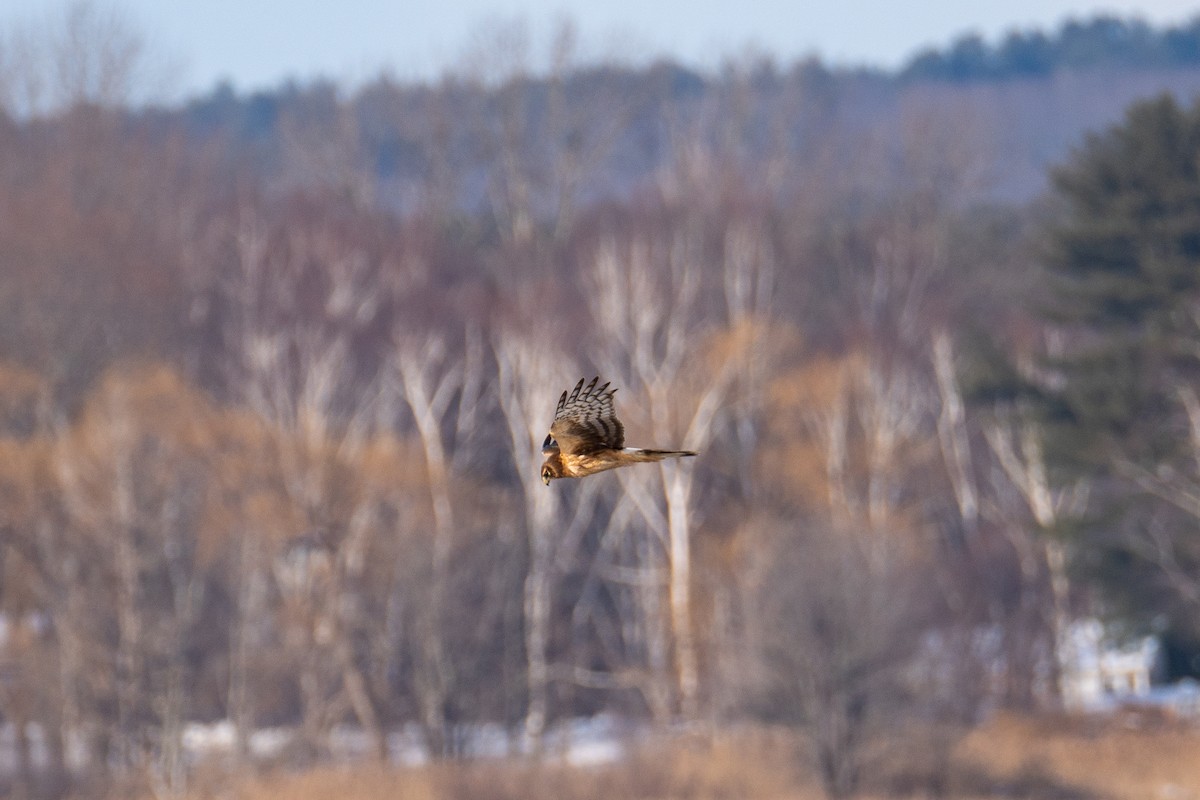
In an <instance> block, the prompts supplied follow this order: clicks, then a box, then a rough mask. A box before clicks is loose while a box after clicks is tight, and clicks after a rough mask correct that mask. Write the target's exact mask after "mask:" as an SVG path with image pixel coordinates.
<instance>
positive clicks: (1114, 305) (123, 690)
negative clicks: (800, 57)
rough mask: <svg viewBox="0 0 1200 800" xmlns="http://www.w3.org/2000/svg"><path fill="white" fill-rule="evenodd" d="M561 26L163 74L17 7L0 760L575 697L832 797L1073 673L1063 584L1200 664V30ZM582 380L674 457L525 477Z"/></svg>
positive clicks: (1, 227)
mask: <svg viewBox="0 0 1200 800" xmlns="http://www.w3.org/2000/svg"><path fill="white" fill-rule="evenodd" d="M576 44H577V43H576V41H575V38H574V35H573V32H572V30H571V28H570V27H569V26H564V27H563V28H562V29H561V31H560V34H559V35H558V36H556V37H555V38H554V39H553V40H552V41H549V42H544V43H538V42H531V41H529V39H528V37H527V36H526V35H525V34H524V28H523V27H522V26H521V25H520V24H517V23H514V24H512V25H511V26H507V27H506V26H503V25H501V26H498V27H494V28H492V29H489V31H488V33H487V35H486V36H484V37H481V39H480V40H479V42H478V43H477V51H476V56H477V57H475V58H472V59H468V60H465V61H464V63H463V65H462V68H461V69H459V70H456V71H454V72H452V73H449V74H447V75H446V76H445V77H444V78H443V79H442V80H439V81H437V82H432V83H426V84H405V83H401V82H398V81H396V80H395V79H392V78H389V77H387V76H386V75H383V76H381V77H379V78H378V79H377V80H374V81H371V82H368V83H365V84H364V85H361V86H358V87H355V88H353V89H351V88H348V87H341V86H337V85H333V84H325V83H319V82H318V83H313V84H305V85H296V84H289V85H284V86H280V87H278V88H275V89H273V90H269V91H261V92H256V93H252V94H239V93H238V92H236V91H234V90H233V89H231V88H230V87H228V86H218V87H216V88H214V89H213V90H212V92H211V93H209V94H207V95H204V96H199V97H194V98H191V99H188V100H186V101H180V102H177V103H173V104H170V105H145V104H142V103H135V102H133V98H135V97H137V96H138V92H139V91H140V90H141V85H142V82H144V81H146V80H148V78H147V76H146V68H147V65H148V64H149V63H150V62H151V61H152V59H150V58H149V54H150V53H152V52H153V42H147V41H146V40H145V39H144V38H143V37H142V35H141V34H140V32H139V31H138V30H137V28H136V26H135V25H133V24H132V23H131V22H130V21H129V20H125V19H122V18H121V17H119V16H115V15H113V14H111V13H109V12H107V11H104V10H103V9H101V8H99V7H97V6H91V5H86V4H83V5H75V6H72V7H71V8H70V10H69V11H68V12H67V13H66V14H65V15H64V16H63V17H62V19H61V20H60V22H59V24H58V25H56V26H53V27H47V28H44V29H41V28H39V29H36V30H34V29H23V28H22V29H13V30H8V31H0V307H2V310H0V723H2V726H3V732H4V734H3V737H0V738H2V739H3V742H4V747H3V749H4V752H3V753H0V756H2V758H0V763H3V764H6V765H7V766H6V767H5V770H4V774H3V775H0V781H3V783H2V787H3V788H0V793H5V792H7V793H9V794H11V795H13V796H18V797H63V796H80V797H83V796H102V795H103V794H104V793H105V792H112V793H113V796H125V797H128V796H132V795H134V794H135V793H137V792H149V793H152V794H154V795H156V796H172V797H179V796H183V795H185V794H186V793H187V792H188V791H189V790H190V787H191V786H192V785H193V782H194V780H195V775H196V769H197V768H198V767H197V763H196V753H195V747H193V746H192V745H189V742H193V740H192V739H191V738H189V736H191V732H194V731H197V730H212V729H214V728H213V726H214V724H216V723H220V725H222V726H224V727H221V728H219V729H220V730H223V731H226V732H227V734H228V735H227V738H226V739H224V740H222V741H223V745H222V746H223V748H224V749H223V750H221V760H220V763H221V764H222V765H223V766H222V769H226V770H230V771H236V770H240V769H250V768H251V767H252V766H253V765H255V764H261V763H262V762H264V761H268V760H270V761H272V763H278V764H285V765H289V766H291V767H294V768H302V767H307V766H311V765H315V764H321V763H329V762H331V761H336V760H338V759H340V758H346V757H348V756H346V754H345V752H344V748H343V747H342V745H344V743H345V741H346V740H347V737H348V736H350V733H352V734H353V737H357V738H354V741H356V742H358V746H357V748H356V749H355V750H354V752H355V755H354V756H353V757H354V758H356V759H360V760H364V761H369V760H371V759H375V760H378V761H382V762H388V761H392V762H395V761H397V760H398V759H400V757H401V755H400V754H398V753H397V747H398V745H397V744H396V742H397V741H399V740H398V738H397V737H398V736H399V735H400V733H404V735H405V736H407V737H409V738H408V739H405V740H404V741H410V740H411V741H412V742H415V743H416V744H415V746H416V747H417V749H418V750H419V752H420V754H421V757H422V758H428V759H431V760H434V761H440V760H443V759H448V760H449V759H465V758H468V757H470V756H472V755H476V754H478V752H479V751H480V748H481V747H482V745H481V742H482V741H483V740H484V739H487V737H486V736H485V735H484V734H485V733H486V732H491V736H492V738H491V739H487V741H493V742H494V740H496V739H497V738H498V740H499V741H501V742H502V743H503V744H502V745H501V748H502V749H504V750H507V751H510V752H513V753H524V754H537V753H539V752H547V751H548V750H551V749H552V737H551V734H552V733H553V732H554V731H555V730H557V726H558V725H560V723H563V722H564V721H566V720H573V719H580V718H587V717H592V716H594V715H597V714H601V713H602V712H603V713H604V714H605V715H606V718H608V719H615V720H619V721H621V724H625V725H630V726H636V730H639V731H644V730H675V731H678V730H685V731H691V732H695V731H710V732H712V731H716V732H721V731H729V730H735V729H741V728H743V727H744V726H746V725H750V724H752V725H761V726H764V727H763V729H764V730H774V729H776V728H780V729H791V730H796V731H800V732H801V733H802V734H803V735H804V737H805V740H806V741H807V742H808V743H809V745H808V749H807V750H806V751H805V752H807V753H809V754H810V757H811V760H810V761H807V762H805V763H806V764H808V765H809V766H807V767H805V769H807V770H808V771H809V773H810V774H812V775H815V776H817V779H818V780H819V783H820V785H821V786H822V787H823V790H824V791H825V792H826V793H827V794H828V795H829V796H834V797H845V796H850V795H853V794H854V793H856V792H858V791H860V790H862V789H863V787H864V785H868V784H869V781H870V776H871V775H872V774H874V773H873V771H872V770H873V769H874V768H873V766H872V765H873V764H874V763H876V762H875V761H873V759H877V758H880V757H881V756H880V753H882V752H884V751H885V750H886V749H887V748H886V747H885V745H888V744H892V745H895V746H900V745H904V744H911V743H912V741H913V739H914V737H916V736H917V734H916V733H914V732H915V731H918V730H920V731H927V732H928V733H927V734H922V738H920V741H921V742H922V743H923V744H922V747H923V752H925V753H926V754H929V753H942V752H945V751H946V749H947V748H948V747H949V746H950V743H952V742H953V741H954V740H955V739H956V737H958V736H960V735H962V734H963V733H964V732H966V731H968V730H969V729H970V728H971V727H972V726H973V725H975V724H976V723H978V722H979V721H980V720H982V719H983V718H984V717H985V716H986V715H988V714H991V713H994V712H996V711H997V710H1001V709H1009V710H1023V711H1030V710H1047V709H1055V708H1058V707H1059V705H1060V702H1061V698H1060V696H1059V688H1058V687H1059V683H1058V673H1059V670H1060V668H1061V667H1062V663H1061V660H1060V657H1059V653H1058V644H1059V643H1060V642H1061V641H1062V635H1063V632H1064V630H1065V628H1066V625H1067V624H1068V623H1069V622H1070V621H1071V620H1073V619H1076V618H1079V617H1083V616H1093V615H1099V616H1102V617H1104V618H1105V619H1107V620H1108V621H1109V623H1110V627H1111V628H1112V629H1113V630H1117V631H1124V632H1125V633H1127V634H1128V635H1130V636H1134V635H1141V634H1144V633H1148V632H1152V633H1155V634H1157V635H1159V636H1160V637H1161V639H1162V641H1163V642H1164V652H1165V653H1166V655H1167V658H1166V674H1165V676H1164V677H1166V678H1179V677H1183V676H1186V675H1195V674H1197V672H1200V623H1198V622H1197V621H1198V620H1200V614H1198V613H1197V612H1200V537H1198V536H1197V524H1198V518H1200V399H1198V398H1200V395H1198V394H1197V392H1200V371H1198V368H1200V347H1198V345H1200V327H1198V326H1200V110H1198V109H1197V108H1195V107H1193V106H1192V102H1193V100H1192V98H1193V97H1194V96H1195V94H1196V93H1197V91H1200V22H1197V23H1194V24H1192V25H1190V26H1184V27H1180V28H1173V29H1165V30H1159V29H1152V28H1149V27H1147V26H1146V25H1144V24H1141V23H1138V22H1136V21H1125V20H1118V19H1111V18H1098V19H1094V20H1089V21H1079V22H1073V23H1069V24H1067V25H1065V26H1063V27H1062V28H1061V29H1059V30H1056V31H1049V32H1042V33H1038V32H1025V33H1014V34H1013V35H1012V36H1010V37H1009V38H1007V39H1005V40H1003V41H1001V42H998V43H987V42H983V41H981V40H980V39H978V38H973V37H966V38H964V39H962V40H960V41H958V42H956V43H953V44H951V45H950V46H948V47H947V48H945V49H944V50H937V51H930V52H927V53H923V54H918V55H917V56H915V57H914V58H913V59H912V60H911V62H910V63H909V64H908V65H907V66H906V67H904V68H903V69H901V70H899V71H897V72H894V73H889V72H881V71H873V70H869V69H843V68H833V67H830V66H827V65H825V64H823V63H821V62H820V61H819V60H816V59H810V60H805V61H800V62H796V63H789V64H780V63H776V62H775V61H773V60H772V59H771V58H769V57H766V56H761V55H748V56H745V57H741V58H733V59H731V60H729V61H728V62H727V64H726V65H725V66H724V67H723V68H722V69H720V70H718V71H716V72H714V73H711V74H708V73H700V72H695V71H692V70H689V69H687V68H685V67H683V66H681V65H678V64H674V63H668V62H654V63H647V64H641V65H632V66H631V65H623V64H621V63H617V62H614V63H579V62H577V61H576V59H575V53H576V52H577V47H576ZM535 57H536V59H535ZM535 60H536V61H537V62H538V63H543V64H548V65H550V66H549V67H548V68H541V69H538V70H534V69H532V67H531V64H533V63H534V62H535ZM1089 132H1091V133H1090V134H1089ZM597 373H599V374H601V375H602V376H603V378H604V379H605V380H612V381H613V382H614V385H616V386H619V387H620V388H621V392H620V393H619V394H618V408H619V412H620V413H621V416H622V418H623V420H624V422H625V424H626V428H627V431H628V440H629V441H630V442H632V443H634V444H642V445H648V446H671V447H676V446H678V447H687V448H691V449H696V450H699V451H701V456H700V457H699V458H696V459H689V460H687V461H686V462H677V463H665V464H662V465H654V466H644V467H636V468H633V469H628V470H622V471H620V472H617V473H608V474H605V475H603V476H600V477H596V478H592V479H589V480H586V481H582V482H568V481H563V482H558V483H555V484H553V485H551V486H550V487H549V488H547V487H545V486H543V485H542V484H541V481H540V479H539V476H538V465H539V462H540V456H539V454H538V448H539V445H540V443H541V440H542V438H543V436H544V435H545V432H546V430H547V427H548V425H549V423H550V421H551V416H552V413H553V408H554V403H555V400H556V399H557V396H558V394H559V393H560V392H561V391H562V390H563V389H564V388H568V387H569V386H571V385H573V384H574V383H575V381H577V380H578V379H579V378H580V377H583V376H587V377H590V376H592V375H593V374H597ZM202 726H208V727H202ZM264 732H276V733H278V732H282V739H281V743H280V744H278V746H274V747H267V746H266V745H265V744H264V738H263V737H264ZM348 732H350V733H348ZM901 734H903V735H901ZM353 737H352V738H353ZM339 743H340V744H339ZM193 744H194V743H193ZM339 748H341V749H339ZM939 748H940V749H939ZM406 752H407V751H406ZM864 781H865V782H867V783H866V784H864ZM929 791H933V789H930V790H929ZM562 796H565V795H562ZM1056 796H1057V795H1056ZM1072 796H1074V795H1072Z"/></svg>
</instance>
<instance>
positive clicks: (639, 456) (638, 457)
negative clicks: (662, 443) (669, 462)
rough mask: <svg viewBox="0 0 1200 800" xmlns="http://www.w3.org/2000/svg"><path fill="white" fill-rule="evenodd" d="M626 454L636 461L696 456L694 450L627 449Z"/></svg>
mask: <svg viewBox="0 0 1200 800" xmlns="http://www.w3.org/2000/svg"><path fill="white" fill-rule="evenodd" d="M624 452H625V454H626V455H628V456H630V457H631V458H632V459H633V460H634V461H662V460H663V459H664V458H683V457H684V456H694V455H696V453H695V451H693V450H644V449H642V448H641V447H626V448H625V451H624Z"/></svg>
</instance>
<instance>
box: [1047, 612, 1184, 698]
mask: <svg viewBox="0 0 1200 800" xmlns="http://www.w3.org/2000/svg"><path fill="white" fill-rule="evenodd" d="M1160 650H1161V648H1160V646H1159V642H1158V639H1157V638H1155V637H1153V636H1146V637H1143V638H1140V639H1136V640H1132V641H1129V642H1116V641H1114V640H1113V639H1112V637H1110V636H1108V635H1107V634H1106V632H1105V630H1104V626H1103V625H1102V624H1101V623H1100V621H1099V620H1096V619H1082V620H1077V621H1075V622H1073V623H1071V624H1070V626H1068V628H1067V630H1066V632H1065V634H1064V636H1063V641H1062V643H1061V644H1060V646H1059V659H1060V664H1061V670H1062V683H1061V689H1062V698H1063V704H1064V705H1065V706H1066V707H1067V708H1069V709H1073V710H1079V711H1096V710H1101V709H1105V708H1110V707H1111V706H1113V705H1114V704H1116V703H1120V702H1127V701H1130V700H1134V701H1136V700H1138V699H1139V698H1147V697H1148V696H1149V694H1150V677H1151V674H1152V673H1153V672H1154V669H1155V667H1157V666H1158V663H1159V657H1160Z"/></svg>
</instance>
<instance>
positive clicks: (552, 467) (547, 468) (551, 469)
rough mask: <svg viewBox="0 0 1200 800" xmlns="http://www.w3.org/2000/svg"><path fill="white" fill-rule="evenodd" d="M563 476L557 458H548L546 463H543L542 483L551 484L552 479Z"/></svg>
mask: <svg viewBox="0 0 1200 800" xmlns="http://www.w3.org/2000/svg"><path fill="white" fill-rule="evenodd" d="M561 477H562V469H561V468H560V466H559V464H558V461H557V459H556V458H548V459H546V463H544V464H542V483H544V484H546V485H547V486H549V485H550V481H552V480H554V479H555V478H561Z"/></svg>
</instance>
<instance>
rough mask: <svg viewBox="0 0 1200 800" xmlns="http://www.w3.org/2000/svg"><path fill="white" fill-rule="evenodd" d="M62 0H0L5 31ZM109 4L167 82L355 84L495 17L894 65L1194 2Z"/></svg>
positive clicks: (726, 54) (595, 35)
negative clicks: (977, 40)
mask: <svg viewBox="0 0 1200 800" xmlns="http://www.w3.org/2000/svg"><path fill="white" fill-rule="evenodd" d="M69 1H70V0H0V31H3V30H5V29H7V28H9V27H10V26H20V25H26V24H29V22H30V21H34V22H35V23H36V22H37V21H39V20H44V19H45V18H47V17H48V16H53V15H54V14H55V13H56V12H57V13H59V14H61V13H62V8H63V7H64V6H65V4H66V3H67V2H69ZM93 2H94V3H95V4H96V5H99V6H101V7H103V8H109V7H112V8H115V9H117V10H118V11H119V12H120V13H121V14H122V16H123V17H125V18H127V20H128V21H129V22H130V23H132V24H133V26H134V27H135V29H137V30H139V31H140V32H141V33H142V34H143V35H144V37H145V39H146V41H147V43H148V45H149V47H150V49H151V53H152V54H157V55H158V56H160V57H161V58H163V60H164V63H168V62H169V64H170V70H171V72H172V74H173V77H172V83H173V85H174V87H175V88H174V91H175V92H178V93H180V94H186V95H191V94H196V93H202V92H205V91H208V90H210V89H211V88H212V87H213V86H215V85H216V84H217V83H218V82H219V81H229V82H230V83H232V84H233V85H234V86H235V87H236V88H237V89H239V90H241V91H252V90H255V89H263V88H271V87H274V86H277V85H278V84H280V83H281V82H283V81H285V80H288V79H297V80H299V81H301V82H304V81H308V80H311V79H314V78H317V77H325V78H330V79H333V80H336V81H338V82H341V83H343V84H350V85H353V84H355V83H358V82H362V81H365V80H369V79H371V78H374V77H376V76H378V75H379V74H380V73H381V72H384V71H387V72H389V73H390V74H391V75H393V76H394V77H396V78H399V79H417V80H420V79H428V78H432V77H436V76H437V75H439V74H441V73H443V72H444V71H446V70H448V69H455V68H462V67H463V66H464V65H465V64H467V63H469V58H470V53H471V52H472V51H473V49H475V50H477V49H478V48H479V46H480V43H481V42H488V41H490V42H492V43H493V49H494V42H495V37H494V36H489V34H488V31H489V30H492V31H494V30H495V29H496V27H497V24H498V23H502V24H504V25H505V26H507V27H508V28H509V29H511V28H513V26H514V23H517V24H518V25H523V26H524V28H525V30H526V31H527V33H528V40H529V42H530V46H529V48H528V50H529V52H530V53H531V54H532V57H533V59H534V61H535V66H536V60H537V58H538V54H539V53H544V52H546V51H547V50H548V49H549V47H548V43H549V41H550V40H551V34H552V31H554V30H555V29H556V27H557V26H558V25H559V24H560V23H561V21H563V20H569V21H570V22H571V23H572V24H573V25H574V27H575V29H576V31H577V35H578V41H579V47H578V52H579V54H580V56H581V57H582V58H583V59H584V60H597V59H603V58H616V59H622V60H632V61H637V60H644V59H647V58H650V57H655V56H663V55H665V56H671V57H674V58H675V59H677V60H679V61H681V62H683V63H685V64H688V65H691V66H697V67H701V68H703V67H713V66H716V65H719V64H720V62H721V61H722V60H723V59H726V58H730V57H733V58H736V57H739V56H740V55H742V54H745V53H748V52H757V53H766V54H770V55H773V56H775V57H776V58H777V59H778V60H779V61H780V62H782V63H786V62H789V61H791V60H794V59H797V58H802V57H807V56H818V57H820V58H821V59H822V60H823V61H825V62H826V63H830V64H834V65H840V66H851V65H869V66H876V67H883V68H893V67H896V66H899V65H900V64H902V63H903V62H904V61H905V60H907V59H908V58H909V57H911V56H912V55H913V54H914V53H916V52H918V51H919V50H921V49H924V48H927V47H942V46H945V45H946V44H948V43H950V42H951V41H953V40H954V39H955V38H957V37H958V36H960V35H963V34H965V33H968V32H974V33H978V34H980V35H982V36H983V37H984V38H985V39H987V40H989V41H995V40H997V39H998V38H999V37H1001V36H1002V35H1003V34H1005V33H1007V32H1008V31H1011V30H1014V29H1030V28H1040V29H1043V30H1047V31H1048V30H1051V29H1053V28H1055V27H1057V26H1058V25H1059V24H1060V23H1062V22H1063V21H1065V20H1066V19H1068V18H1071V17H1075V18H1086V17H1090V16H1093V15H1095V14H1098V13H1113V14H1119V15H1121V16H1129V15H1136V16H1139V17H1141V18H1142V19H1145V20H1146V21H1148V22H1151V23H1153V24H1156V25H1162V24H1176V23H1180V22H1184V21H1187V20H1190V19H1192V18H1194V17H1196V16H1198V15H1200V3H1198V2H1196V1H1195V0H1192V2H1185V0H1143V1H1142V2H1110V3H1098V2H1094V0H1093V2H1088V1H1087V0H908V2H901V1H900V0H832V1H829V0H791V1H790V2H789V1H788V0H603V1H602V2H597V0H420V1H418V0H93Z"/></svg>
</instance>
